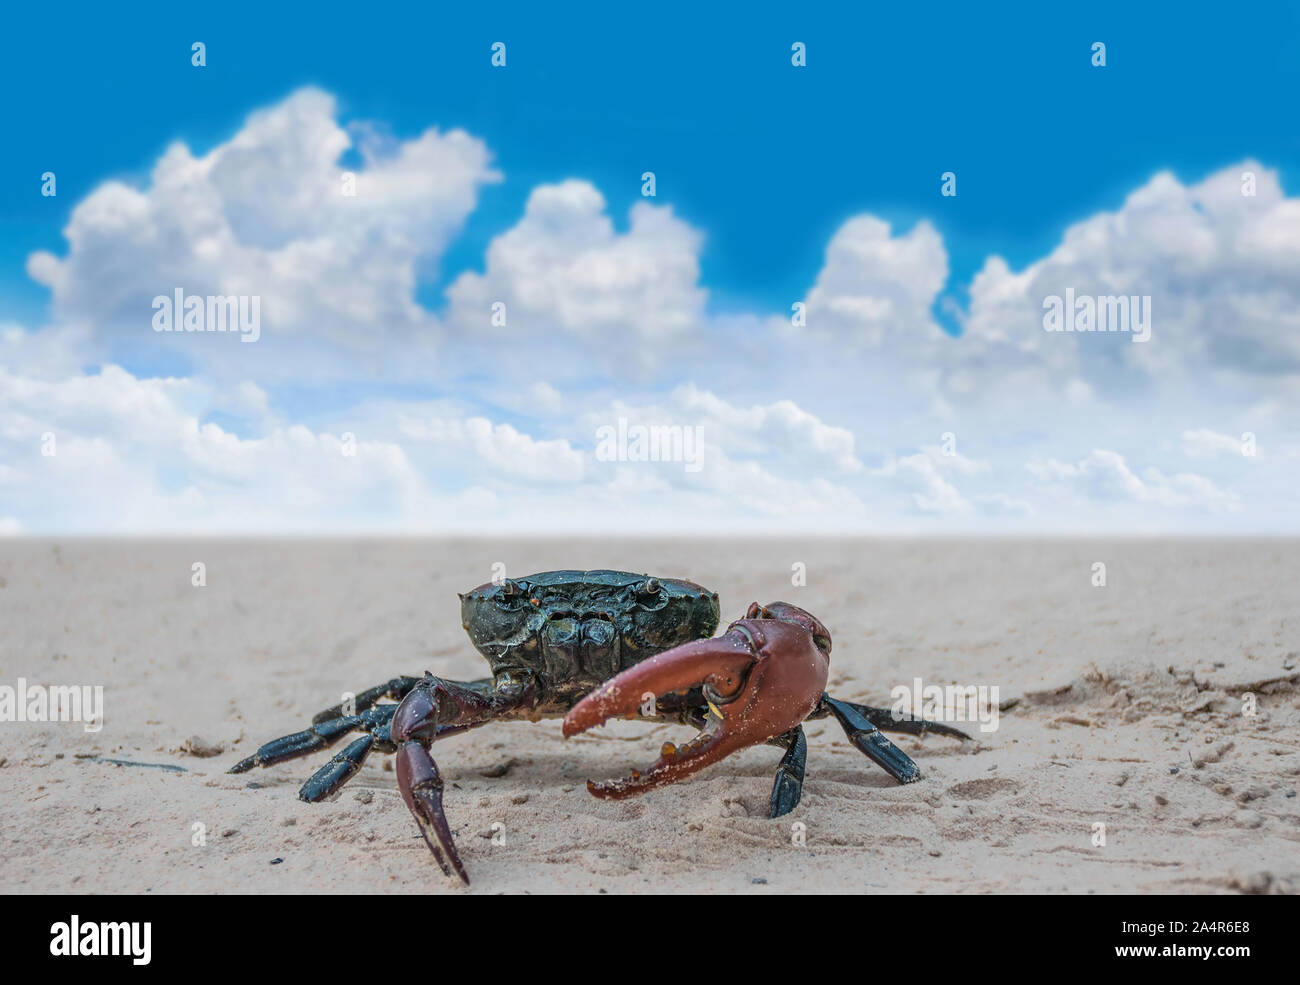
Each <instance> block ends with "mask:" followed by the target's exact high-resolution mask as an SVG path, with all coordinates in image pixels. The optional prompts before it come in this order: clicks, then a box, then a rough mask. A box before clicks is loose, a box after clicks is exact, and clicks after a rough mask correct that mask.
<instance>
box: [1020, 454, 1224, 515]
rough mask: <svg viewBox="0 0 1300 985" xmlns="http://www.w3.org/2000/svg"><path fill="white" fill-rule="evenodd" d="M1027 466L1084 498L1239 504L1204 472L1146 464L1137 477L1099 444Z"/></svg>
mask: <svg viewBox="0 0 1300 985" xmlns="http://www.w3.org/2000/svg"><path fill="white" fill-rule="evenodd" d="M1028 468H1029V471H1030V473H1031V474H1032V475H1033V476H1034V477H1035V478H1037V479H1039V480H1040V481H1042V482H1047V483H1055V484H1058V485H1062V486H1066V487H1068V488H1070V489H1071V490H1073V491H1074V492H1076V493H1077V494H1079V495H1080V496H1082V497H1084V498H1086V499H1092V500H1103V501H1119V502H1123V501H1131V502H1136V503H1151V504H1155V505H1157V506H1167V507H1176V508H1187V507H1190V508H1196V509H1203V510H1210V511H1229V512H1231V511H1236V510H1239V509H1240V508H1241V501H1240V497H1239V496H1238V495H1237V494H1236V493H1233V492H1230V491H1226V490H1224V489H1220V488H1219V487H1218V486H1216V485H1215V484H1214V483H1213V482H1211V481H1210V480H1209V479H1207V478H1205V477H1204V476H1201V475H1195V474H1193V473H1190V472H1181V473H1178V474H1176V475H1165V474H1164V473H1163V472H1161V471H1160V470H1159V469H1157V468H1155V467H1149V468H1147V469H1145V470H1144V471H1143V473H1142V475H1141V477H1139V476H1138V475H1137V474H1136V473H1134V472H1133V470H1132V469H1130V468H1129V466H1128V464H1127V463H1126V462H1125V461H1124V456H1123V455H1120V454H1119V453H1118V452H1113V451H1107V450H1105V449H1100V448H1099V449H1094V450H1093V451H1092V452H1091V453H1090V454H1089V455H1088V456H1087V457H1086V458H1083V459H1080V460H1079V461H1078V462H1073V463H1067V462H1059V461H1057V460H1056V459H1048V460H1047V461H1043V462H1031V463H1029V466H1028Z"/></svg>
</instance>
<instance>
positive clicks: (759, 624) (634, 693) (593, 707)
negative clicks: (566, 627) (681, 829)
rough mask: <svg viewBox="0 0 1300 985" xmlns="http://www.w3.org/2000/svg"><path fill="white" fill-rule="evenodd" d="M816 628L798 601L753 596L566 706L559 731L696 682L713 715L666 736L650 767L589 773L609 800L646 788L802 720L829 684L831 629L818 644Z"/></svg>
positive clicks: (573, 730) (623, 712)
mask: <svg viewBox="0 0 1300 985" xmlns="http://www.w3.org/2000/svg"><path fill="white" fill-rule="evenodd" d="M814 624H815V626H814ZM820 629H821V627H820V623H817V622H816V620H815V619H814V618H813V617H812V616H809V615H808V614H807V613H805V612H804V611H803V610H802V609H799V608H798V607H796V606H792V605H788V604H786V603H779V602H778V603H773V604H772V605H771V606H769V607H760V606H758V605H752V606H750V609H749V612H748V613H747V616H746V618H744V619H740V620H737V621H736V622H734V623H732V624H731V625H730V626H729V627H728V629H727V632H726V633H725V634H723V635H722V636H718V637H714V638H713V639H707V640H696V641H694V642H691V643H685V644H683V645H681V646H678V647H674V648H673V649H671V650H665V651H664V652H663V653H659V654H657V655H655V656H653V657H651V658H650V659H648V660H644V661H642V662H641V663H639V664H636V665H635V666H633V667H630V668H628V669H627V670H625V671H623V672H622V673H621V674H618V675H617V676H616V677H613V678H612V679H610V680H608V681H606V682H605V683H604V684H602V685H601V686H600V687H599V688H597V689H596V690H595V691H593V692H592V693H591V694H589V695H587V697H585V698H583V699H582V700H581V701H579V702H578V703H577V704H576V705H574V706H573V708H571V709H570V710H569V713H568V714H567V715H566V716H565V718H564V734H565V736H572V735H576V734H578V733H579V732H585V731H587V730H588V729H590V728H592V727H593V726H596V725H600V724H602V723H603V722H605V721H608V720H609V719H610V718H613V717H616V716H624V717H630V716H633V715H635V714H636V713H637V712H638V710H639V709H640V707H641V705H642V702H643V701H644V700H645V696H646V695H653V696H656V697H660V696H663V695H665V694H677V693H681V692H686V691H690V690H692V689H695V688H699V689H700V691H701V693H702V694H703V696H704V700H705V701H706V702H707V703H708V708H709V715H708V717H707V718H706V720H705V724H704V727H703V728H702V729H701V731H700V733H699V734H698V735H697V736H696V737H695V738H694V739H692V740H691V741H690V742H688V743H686V744H685V745H683V746H675V745H673V743H671V742H665V743H664V745H663V747H662V748H661V749H660V752H659V758H658V759H657V760H656V761H655V763H654V764H653V765H651V766H650V767H649V768H648V769H646V770H644V771H640V770H639V771H636V772H634V773H633V774H632V775H631V776H628V777H624V778H622V779H618V780H605V781H601V782H591V781H589V782H588V783H587V789H588V790H589V791H590V792H591V793H592V794H593V795H594V796H597V797H604V798H612V799H619V798H622V797H630V796H633V795H635V794H640V793H644V792H645V791H647V790H652V789H654V788H655V787H660V786H663V785H664V784H666V783H672V782H674V781H676V780H680V779H682V778H683V777H685V776H689V775H690V774H692V773H695V772H697V771H699V770H701V769H703V768H704V767H706V766H708V765H710V764H712V763H716V762H717V761H718V760H720V759H723V758H724V757H726V756H728V755H730V754H731V753H733V752H735V751H736V750H738V749H743V748H745V747H747V746H752V745H756V744H757V743H761V742H768V741H770V740H772V739H775V738H776V737H777V736H781V735H784V734H785V733H787V732H790V731H791V730H792V729H794V728H796V727H798V725H799V724H800V723H801V722H802V721H803V720H804V719H805V718H807V717H808V715H809V713H811V712H812V710H813V709H814V708H816V707H817V704H818V702H819V701H820V700H821V696H822V689H823V688H824V687H825V686H826V674H827V667H828V659H827V653H828V651H829V637H828V636H827V638H826V640H827V641H826V644H825V648H824V649H823V645H822V644H821V643H819V642H817V637H818V636H819V633H818V632H817V631H816V630H820ZM821 632H822V633H824V630H821Z"/></svg>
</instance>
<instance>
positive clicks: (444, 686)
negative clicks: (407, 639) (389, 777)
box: [390, 674, 536, 886]
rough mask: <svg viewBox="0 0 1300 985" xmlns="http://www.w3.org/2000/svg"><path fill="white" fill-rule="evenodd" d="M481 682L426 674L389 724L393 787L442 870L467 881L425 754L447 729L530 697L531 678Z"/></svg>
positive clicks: (530, 702)
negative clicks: (394, 764) (394, 753)
mask: <svg viewBox="0 0 1300 985" xmlns="http://www.w3.org/2000/svg"><path fill="white" fill-rule="evenodd" d="M486 683H487V682H481V681H476V682H474V683H472V684H462V683H459V682H457V681H447V680H442V679H441V678H437V677H434V676H433V675H432V674H430V675H427V676H426V677H425V679H424V680H423V681H422V682H421V683H420V684H419V686H418V687H416V688H415V689H414V690H413V691H411V693H410V694H408V695H407V696H406V697H405V698H403V699H402V703H401V704H400V705H398V706H397V714H396V715H394V717H393V723H392V726H391V727H390V733H391V736H392V740H393V742H395V743H397V788H398V790H400V791H401V794H402V800H404V801H405V802H406V806H407V807H408V808H409V809H410V811H411V815H412V816H413V817H414V818H415V821H416V823H417V824H418V825H419V826H420V834H421V835H422V836H423V837H424V841H425V844H427V845H428V846H429V851H431V852H432V853H433V857H434V858H435V859H436V860H437V862H438V865H439V867H440V868H441V869H442V871H443V873H444V874H445V875H451V869H452V868H454V869H455V870H456V874H457V875H458V876H460V878H461V880H462V881H463V882H464V883H465V885H467V886H468V885H469V876H468V875H466V874H465V866H464V865H463V864H462V863H461V860H460V854H459V853H458V852H457V851H456V842H455V840H454V839H453V838H452V834H451V827H450V826H449V825H448V824H447V816H446V814H444V813H443V809H442V790H443V782H442V776H441V775H440V774H439V773H438V766H437V764H436V763H435V762H434V761H433V757H432V756H431V755H429V744H430V743H432V742H433V741H435V740H436V739H438V738H439V737H440V736H444V735H447V734H448V733H450V732H459V731H463V730H465V729H467V728H473V727H474V726H476V725H482V724H484V723H486V722H489V721H492V720H493V719H497V718H504V717H509V716H510V714H511V713H512V712H516V711H520V710H521V709H523V710H526V709H528V708H531V707H533V706H534V704H535V700H536V698H535V695H536V689H535V686H534V685H533V683H532V682H531V681H529V682H525V683H520V682H515V681H512V680H510V679H509V678H499V679H498V680H497V681H496V683H495V684H494V685H492V686H491V687H486V686H484V685H485V684H486ZM449 861H450V863H451V864H450V867H449V866H448V862H449Z"/></svg>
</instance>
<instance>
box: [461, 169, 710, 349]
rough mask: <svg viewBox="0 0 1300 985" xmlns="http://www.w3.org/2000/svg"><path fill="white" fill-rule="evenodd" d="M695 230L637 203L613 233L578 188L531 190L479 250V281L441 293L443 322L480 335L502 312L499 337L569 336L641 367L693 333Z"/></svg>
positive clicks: (698, 320) (593, 199)
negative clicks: (626, 223)
mask: <svg viewBox="0 0 1300 985" xmlns="http://www.w3.org/2000/svg"><path fill="white" fill-rule="evenodd" d="M700 244H701V237H700V235H699V233H698V232H696V231H695V230H694V229H692V228H691V227H690V226H688V225H687V224H686V223H684V222H682V221H681V220H680V219H677V218H676V217H674V216H673V214H672V210H671V209H670V208H666V207H660V206H654V205H650V204H648V203H646V202H638V203H636V205H634V206H633V207H632V211H631V220H630V227H629V229H628V231H627V232H626V233H618V232H616V231H615V229H614V225H613V223H612V222H611V221H610V218H609V216H608V215H606V214H605V199H604V197H603V196H602V195H601V194H600V192H598V191H597V190H596V189H595V188H594V187H592V185H590V184H589V183H587V182H585V181H566V182H563V183H561V184H558V185H542V186H541V187H539V188H536V189H534V190H533V193H532V194H531V195H530V196H529V198H528V204H527V206H526V208H525V209H524V215H523V218H522V219H520V221H519V222H518V223H517V224H516V225H515V226H514V227H513V228H511V229H510V230H508V231H507V232H505V233H502V234H501V235H500V236H498V237H497V238H496V239H494V240H493V241H492V243H491V245H490V246H489V247H488V252H487V268H486V271H485V272H484V273H483V274H477V273H473V272H467V273H464V274H462V275H461V276H460V277H459V278H458V279H457V280H456V282H455V283H454V284H452V286H451V287H450V288H449V289H448V292H447V294H448V297H449V298H450V301H451V313H450V315H449V320H450V321H451V322H452V324H454V325H456V326H458V327H460V328H461V329H462V331H467V332H482V331H483V330H485V329H486V328H487V327H488V325H489V323H490V318H491V314H492V306H493V304H495V303H497V302H501V303H504V304H505V306H506V312H507V319H508V328H509V331H508V332H506V333H502V334H505V335H506V337H507V338H508V339H513V338H518V337H521V336H525V337H533V338H536V339H539V340H542V339H546V338H548V337H550V336H553V335H554V334H557V333H568V334H571V335H573V336H576V337H578V338H580V339H582V340H584V341H586V342H588V343H590V345H591V346H592V347H593V351H594V352H596V353H597V354H599V353H600V351H601V350H602V349H604V348H606V347H608V348H609V349H610V350H611V351H616V352H618V353H620V354H621V355H622V356H623V357H624V358H626V357H627V356H628V355H629V354H630V355H632V356H635V357H636V358H638V359H640V360H641V361H643V362H645V363H654V362H658V361H659V359H660V358H661V357H662V356H664V355H666V354H669V353H670V352H671V350H669V349H667V348H666V347H667V346H669V345H670V344H671V343H673V342H674V341H676V340H680V339H682V338H683V337H685V336H686V335H687V334H688V333H690V332H692V331H693V330H694V331H697V330H699V329H700V328H701V326H702V321H703V313H704V301H705V292H704V291H703V290H702V289H701V288H700V287H699V286H698V283H697V282H698V279H699V260H698V253H699V249H700Z"/></svg>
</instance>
